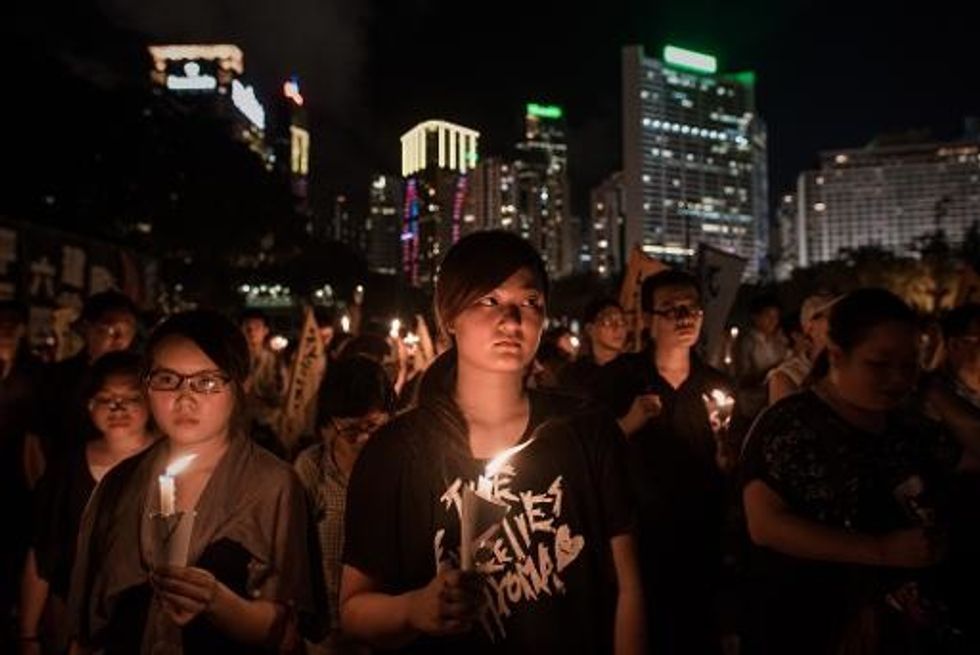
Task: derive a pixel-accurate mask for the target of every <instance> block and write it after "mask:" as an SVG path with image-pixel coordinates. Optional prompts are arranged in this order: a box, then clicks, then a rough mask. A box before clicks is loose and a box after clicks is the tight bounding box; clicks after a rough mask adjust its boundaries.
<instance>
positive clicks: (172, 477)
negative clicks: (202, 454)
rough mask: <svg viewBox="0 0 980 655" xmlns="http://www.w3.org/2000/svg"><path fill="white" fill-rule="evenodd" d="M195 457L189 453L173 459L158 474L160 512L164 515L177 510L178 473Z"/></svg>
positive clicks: (195, 455) (172, 513)
mask: <svg viewBox="0 0 980 655" xmlns="http://www.w3.org/2000/svg"><path fill="white" fill-rule="evenodd" d="M195 457H197V454H195V453H191V454H190V455H184V456H183V457H179V458H177V459H175V460H174V461H173V462H171V463H170V465H169V466H167V470H166V471H164V473H163V475H161V476H160V478H159V481H160V513H161V514H162V515H164V516H173V515H174V514H175V513H176V512H177V480H176V477H177V476H178V475H180V473H182V472H183V471H184V469H186V468H187V467H188V465H190V463H191V462H192V461H193V460H194V458H195Z"/></svg>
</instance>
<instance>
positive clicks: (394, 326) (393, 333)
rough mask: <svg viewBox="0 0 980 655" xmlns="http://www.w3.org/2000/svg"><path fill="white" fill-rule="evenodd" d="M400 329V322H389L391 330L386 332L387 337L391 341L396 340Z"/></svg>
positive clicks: (394, 320) (397, 320)
mask: <svg viewBox="0 0 980 655" xmlns="http://www.w3.org/2000/svg"><path fill="white" fill-rule="evenodd" d="M401 329H402V322H401V321H400V320H399V319H397V318H395V319H392V320H391V330H390V331H389V332H388V336H390V337H391V338H392V339H397V338H398V333H399V331H400V330H401Z"/></svg>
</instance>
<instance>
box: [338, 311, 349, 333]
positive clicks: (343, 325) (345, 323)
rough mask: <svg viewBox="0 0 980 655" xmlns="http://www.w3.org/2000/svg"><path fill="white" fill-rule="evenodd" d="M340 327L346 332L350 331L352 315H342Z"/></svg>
mask: <svg viewBox="0 0 980 655" xmlns="http://www.w3.org/2000/svg"><path fill="white" fill-rule="evenodd" d="M340 329H341V330H343V331H344V332H350V316H348V315H347V314H344V315H343V316H341V317H340Z"/></svg>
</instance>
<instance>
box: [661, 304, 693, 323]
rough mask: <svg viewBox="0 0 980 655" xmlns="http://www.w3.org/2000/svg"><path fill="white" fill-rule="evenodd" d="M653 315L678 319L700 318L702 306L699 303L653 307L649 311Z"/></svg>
mask: <svg viewBox="0 0 980 655" xmlns="http://www.w3.org/2000/svg"><path fill="white" fill-rule="evenodd" d="M651 313H652V314H654V315H655V316H663V317H664V318H669V319H672V320H675V321H678V320H680V319H682V318H687V317H691V318H701V317H702V316H704V308H702V307H701V306H700V305H674V306H673V307H665V308H664V309H655V310H653V312H651Z"/></svg>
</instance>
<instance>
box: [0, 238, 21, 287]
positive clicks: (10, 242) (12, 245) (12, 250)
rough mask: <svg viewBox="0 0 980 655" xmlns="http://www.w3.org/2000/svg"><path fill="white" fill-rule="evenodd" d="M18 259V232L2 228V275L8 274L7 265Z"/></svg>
mask: <svg viewBox="0 0 980 655" xmlns="http://www.w3.org/2000/svg"><path fill="white" fill-rule="evenodd" d="M15 261H17V233H16V232H14V231H13V230H8V229H6V228H0V275H6V274H7V266H9V265H10V264H12V263H14V262H15Z"/></svg>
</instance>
